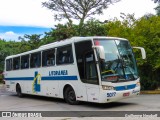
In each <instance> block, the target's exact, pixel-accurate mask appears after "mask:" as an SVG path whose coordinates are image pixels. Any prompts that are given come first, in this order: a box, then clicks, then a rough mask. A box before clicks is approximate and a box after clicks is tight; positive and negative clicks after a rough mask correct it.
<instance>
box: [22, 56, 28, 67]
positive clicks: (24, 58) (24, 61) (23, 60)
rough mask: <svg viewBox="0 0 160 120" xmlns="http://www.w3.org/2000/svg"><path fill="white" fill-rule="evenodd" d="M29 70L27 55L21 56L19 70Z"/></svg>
mask: <svg viewBox="0 0 160 120" xmlns="http://www.w3.org/2000/svg"><path fill="white" fill-rule="evenodd" d="M27 68H29V55H24V56H21V69H27Z"/></svg>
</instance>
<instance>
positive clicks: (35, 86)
mask: <svg viewBox="0 0 160 120" xmlns="http://www.w3.org/2000/svg"><path fill="white" fill-rule="evenodd" d="M37 75H38V71H36V72H35V73H34V78H36V77H37ZM34 90H35V91H36V92H40V91H41V86H40V84H38V79H37V78H36V80H35V82H34Z"/></svg>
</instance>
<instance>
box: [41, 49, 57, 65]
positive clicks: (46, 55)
mask: <svg viewBox="0 0 160 120" xmlns="http://www.w3.org/2000/svg"><path fill="white" fill-rule="evenodd" d="M42 58H43V60H42V66H53V65H55V50H54V49H49V50H46V51H43V53H42Z"/></svg>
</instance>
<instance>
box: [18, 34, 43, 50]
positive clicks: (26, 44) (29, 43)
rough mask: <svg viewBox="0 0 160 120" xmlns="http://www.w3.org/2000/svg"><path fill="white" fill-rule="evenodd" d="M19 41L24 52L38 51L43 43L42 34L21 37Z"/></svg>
mask: <svg viewBox="0 0 160 120" xmlns="http://www.w3.org/2000/svg"><path fill="white" fill-rule="evenodd" d="M19 40H21V47H20V48H23V49H22V52H25V51H28V50H33V49H36V48H38V47H39V46H40V42H41V34H39V35H38V34H32V35H27V34H25V35H24V37H19Z"/></svg>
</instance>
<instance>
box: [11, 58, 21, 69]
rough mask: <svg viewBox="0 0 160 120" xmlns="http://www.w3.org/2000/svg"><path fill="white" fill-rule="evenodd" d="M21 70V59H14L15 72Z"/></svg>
mask: <svg viewBox="0 0 160 120" xmlns="http://www.w3.org/2000/svg"><path fill="white" fill-rule="evenodd" d="M19 68H20V57H16V58H13V70H18V69H19Z"/></svg>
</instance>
